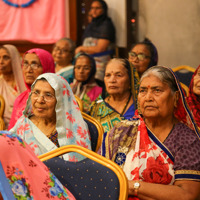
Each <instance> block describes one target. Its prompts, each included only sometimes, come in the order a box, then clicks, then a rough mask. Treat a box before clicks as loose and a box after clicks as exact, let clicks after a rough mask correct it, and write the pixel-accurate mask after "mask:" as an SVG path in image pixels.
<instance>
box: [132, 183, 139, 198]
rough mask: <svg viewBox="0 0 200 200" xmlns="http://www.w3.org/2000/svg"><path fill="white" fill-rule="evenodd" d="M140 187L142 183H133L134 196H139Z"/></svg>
mask: <svg viewBox="0 0 200 200" xmlns="http://www.w3.org/2000/svg"><path fill="white" fill-rule="evenodd" d="M139 187H140V182H138V181H137V182H134V183H133V188H134V196H136V197H137V196H138V189H139Z"/></svg>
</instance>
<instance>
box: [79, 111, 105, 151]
mask: <svg viewBox="0 0 200 200" xmlns="http://www.w3.org/2000/svg"><path fill="white" fill-rule="evenodd" d="M81 114H82V116H83V119H86V120H88V121H89V122H91V123H93V124H94V125H95V126H96V128H97V130H98V140H97V146H96V150H95V152H97V151H98V149H99V148H100V146H101V143H102V140H103V134H104V130H103V127H102V125H101V123H100V122H99V121H98V120H97V119H95V118H93V117H91V116H90V115H88V114H86V113H84V112H81Z"/></svg>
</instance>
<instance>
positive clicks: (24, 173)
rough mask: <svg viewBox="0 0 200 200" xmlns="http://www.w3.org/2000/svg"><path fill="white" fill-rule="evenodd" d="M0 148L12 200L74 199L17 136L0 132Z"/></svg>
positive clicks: (0, 157)
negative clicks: (14, 199) (12, 196)
mask: <svg viewBox="0 0 200 200" xmlns="http://www.w3.org/2000/svg"><path fill="white" fill-rule="evenodd" d="M0 148H1V150H0V160H1V164H2V166H3V170H4V172H5V175H6V177H7V180H8V182H9V185H10V187H11V190H12V192H13V195H14V197H15V198H16V199H62V200H74V199H75V198H74V196H73V195H72V194H71V193H70V192H69V191H68V190H67V189H66V188H65V187H64V186H63V185H62V184H61V183H60V181H59V180H58V179H57V178H56V177H55V176H54V174H52V173H51V172H50V171H49V169H48V168H47V167H46V166H45V165H44V164H43V163H42V162H41V161H40V160H39V159H38V158H37V157H36V156H35V154H34V152H33V151H32V150H31V148H30V147H29V145H27V144H26V143H25V142H24V141H23V140H21V139H20V138H19V137H17V136H16V135H10V134H8V132H7V133H6V132H0Z"/></svg>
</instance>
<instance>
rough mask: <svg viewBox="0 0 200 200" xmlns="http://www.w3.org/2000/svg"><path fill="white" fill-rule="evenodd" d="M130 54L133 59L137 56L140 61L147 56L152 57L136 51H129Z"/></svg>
mask: <svg viewBox="0 0 200 200" xmlns="http://www.w3.org/2000/svg"><path fill="white" fill-rule="evenodd" d="M128 55H129V57H130V58H132V59H133V58H136V57H137V58H138V60H140V61H143V60H144V59H145V58H150V56H146V55H144V54H143V53H139V54H136V53H135V52H129V53H128Z"/></svg>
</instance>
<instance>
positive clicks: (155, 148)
mask: <svg viewBox="0 0 200 200" xmlns="http://www.w3.org/2000/svg"><path fill="white" fill-rule="evenodd" d="M194 79H196V78H194ZM194 85H196V84H194ZM193 89H194V88H193ZM63 98H65V101H64V99H63ZM66 98H67V99H66ZM65 104H66V105H65ZM30 105H31V106H30ZM69 105H71V106H72V107H71V108H70V109H69V110H70V111H69V110H68V112H66V110H65V107H66V106H67V107H69ZM31 108H32V109H31ZM71 112H72V113H71ZM59 113H60V115H58V114H59ZM61 113H62V114H61ZM80 116H81V114H80V111H79V108H78V105H77V103H76V101H75V98H74V96H73V94H72V91H71V89H70V87H69V85H68V83H67V82H66V81H65V80H64V79H63V78H61V77H60V76H58V75H55V74H52V73H47V74H44V75H40V76H39V77H38V78H37V80H36V81H35V82H34V84H33V85H32V91H31V94H30V97H29V99H28V102H27V107H26V109H25V111H24V113H23V116H22V117H21V118H20V119H21V122H20V121H18V122H17V124H16V126H15V127H14V128H13V129H11V132H13V133H16V134H17V135H18V136H16V135H14V134H13V135H10V133H8V132H7V133H5V132H2V133H1V134H0V144H1V145H0V148H1V151H0V152H1V154H0V155H1V162H2V165H3V169H4V171H5V174H6V176H7V178H8V180H9V183H10V185H11V187H12V188H13V193H14V195H15V197H16V198H19V197H20V195H21V196H23V195H24V196H25V195H27V196H28V197H36V196H37V195H39V194H40V193H41V188H39V186H41V187H42V188H43V187H45V185H44V178H46V182H45V183H48V182H52V181H53V182H54V184H49V185H50V186H48V188H47V189H46V190H45V191H46V193H45V194H43V195H47V194H48V195H49V197H50V196H55V197H58V196H59V197H60V198H61V197H62V196H65V197H66V196H67V195H68V196H69V197H66V199H70V198H71V199H74V197H73V194H71V193H70V192H69V191H68V190H67V189H66V188H65V187H63V186H62V184H61V183H60V182H59V180H60V179H61V178H62V176H63V175H64V174H61V175H60V177H59V176H57V177H55V176H54V175H53V174H52V173H51V172H49V170H48V169H47V168H46V167H45V165H44V164H43V163H42V162H40V161H39V160H38V158H37V157H36V156H35V155H39V154H41V153H44V152H47V151H50V150H52V149H55V148H57V147H59V146H62V144H63V143H62V142H63V141H64V142H66V144H68V143H67V140H68V139H69V142H70V143H72V144H74V143H76V144H77V145H80V143H84V145H85V147H86V148H90V144H89V137H88V132H87V128H86V127H85V126H84V123H82V122H81V120H80V118H79V119H77V118H76V117H80ZM77 120H78V121H77ZM77 122H78V125H77V124H76V123H77ZM81 123H82V124H81ZM50 124H51V126H49V125H50ZM73 126H74V127H73ZM17 127H19V128H17ZM82 127H85V128H83V129H84V130H83V129H82ZM74 128H75V130H74ZM62 129H64V130H63V132H62V131H61V130H62ZM54 132H57V139H56V137H53V136H54V134H52V133H54ZM53 138H54V139H55V140H54V139H53ZM22 139H23V140H22ZM49 139H50V140H51V142H50V141H49ZM24 140H25V141H26V143H25V142H24ZM34 140H35V142H33V141H34ZM43 140H44V141H43ZM46 144H47V146H46V147H45V145H46ZM66 144H65V145H66ZM12 151H14V153H12ZM5 152H6V153H5ZM33 152H35V154H34V153H33ZM21 154H23V156H21ZM98 154H100V155H102V156H105V157H106V158H108V159H110V160H112V161H113V162H115V163H117V164H118V165H119V166H121V168H122V169H123V171H124V172H125V174H126V176H127V179H128V180H129V199H135V200H136V199H158V200H159V199H160V200H163V199H179V200H180V199H184V200H186V199H194V200H195V199H197V197H198V195H199V187H200V182H199V181H200V176H199V174H200V157H199V154H200V134H199V130H198V127H197V125H196V123H195V120H194V119H193V116H192V114H191V111H190V109H189V108H188V105H187V103H186V99H185V96H184V92H183V90H182V88H181V85H180V83H179V81H178V80H177V78H176V76H175V74H174V73H173V71H172V70H171V69H170V68H167V67H162V66H154V67H151V68H150V69H148V70H147V71H146V72H144V73H143V75H142V76H141V79H140V86H139V93H138V110H137V112H136V114H135V116H134V117H133V118H132V120H130V119H129V120H122V121H121V122H118V123H117V124H116V125H115V126H114V127H113V128H112V129H111V130H110V131H108V132H106V133H105V134H104V138H103V142H102V145H101V147H100V149H99V151H98ZM27 155H28V156H27ZM23 157H25V161H24V160H23V161H22V158H23ZM26 157H27V158H26ZM63 158H64V159H66V160H71V161H78V160H81V159H83V158H80V159H79V158H78V157H77V156H76V155H64V156H63ZM26 159H27V161H26ZM22 162H23V164H22ZM30 162H31V165H30ZM26 163H27V164H26ZM10 167H12V170H10ZM32 168H33V169H32ZM36 168H38V169H37V170H38V171H40V172H42V171H44V175H45V177H43V176H40V175H39V177H38V179H37V184H36V179H35V177H37V176H38V174H36V173H38V171H35V170H36ZM59 168H60V166H59ZM29 170H31V171H32V172H33V173H30V174H29V173H28V171H29ZM60 171H62V169H60ZM17 172H19V173H17ZM35 174H36V175H35ZM33 176H34V177H33ZM13 177H15V178H13ZM52 177H53V178H52ZM22 178H23V180H24V181H23V183H22V181H21V182H20V180H21V179H22ZM57 178H58V180H57ZM55 183H56V184H55ZM15 184H23V187H21V189H20V190H19V189H18V190H17V189H15V188H16V187H17V186H16V185H15ZM40 184H41V185H40ZM57 185H58V186H59V187H58V186H57ZM28 186H31V188H32V189H31V190H29V187H28ZM52 186H53V188H52ZM46 187H47V186H46ZM59 188H60V189H59ZM22 189H23V192H24V193H23V192H22V191H21V190H22ZM19 191H20V192H19ZM52 191H54V192H52ZM49 193H50V194H49Z"/></svg>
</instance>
